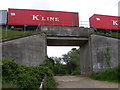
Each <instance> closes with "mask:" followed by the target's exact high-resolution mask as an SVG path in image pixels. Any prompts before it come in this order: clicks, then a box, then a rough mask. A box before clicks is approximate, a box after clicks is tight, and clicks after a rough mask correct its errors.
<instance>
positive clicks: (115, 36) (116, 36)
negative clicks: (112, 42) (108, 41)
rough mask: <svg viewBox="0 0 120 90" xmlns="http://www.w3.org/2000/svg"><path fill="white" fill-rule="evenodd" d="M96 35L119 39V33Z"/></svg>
mask: <svg viewBox="0 0 120 90" xmlns="http://www.w3.org/2000/svg"><path fill="white" fill-rule="evenodd" d="M97 34H100V35H105V36H110V37H114V38H120V33H118V32H112V33H106V34H105V33H100V32H98V33H97Z"/></svg>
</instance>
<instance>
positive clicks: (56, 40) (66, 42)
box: [47, 37, 88, 46]
mask: <svg viewBox="0 0 120 90" xmlns="http://www.w3.org/2000/svg"><path fill="white" fill-rule="evenodd" d="M86 41H88V38H83V37H47V45H48V46H82V45H84V44H85V43H86Z"/></svg>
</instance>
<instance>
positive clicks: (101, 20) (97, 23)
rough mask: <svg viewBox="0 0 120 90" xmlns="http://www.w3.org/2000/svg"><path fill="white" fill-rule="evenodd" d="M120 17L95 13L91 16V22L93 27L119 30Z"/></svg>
mask: <svg viewBox="0 0 120 90" xmlns="http://www.w3.org/2000/svg"><path fill="white" fill-rule="evenodd" d="M119 19H120V17H118V16H108V15H99V14H94V15H93V16H92V17H90V19H89V22H90V27H92V28H96V29H111V30H118V29H119V27H118V26H119Z"/></svg>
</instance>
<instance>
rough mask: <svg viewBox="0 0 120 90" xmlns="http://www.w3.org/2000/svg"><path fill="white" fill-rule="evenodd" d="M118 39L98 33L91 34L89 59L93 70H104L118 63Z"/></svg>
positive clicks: (119, 58) (119, 56)
mask: <svg viewBox="0 0 120 90" xmlns="http://www.w3.org/2000/svg"><path fill="white" fill-rule="evenodd" d="M119 43H120V40H119V39H115V38H110V37H105V36H100V35H94V34H93V35H91V57H92V58H91V60H92V64H93V71H94V72H99V71H104V70H106V69H108V68H110V67H115V66H117V65H118V63H119V64H120V55H118V54H119V52H120V51H119V47H120V45H119Z"/></svg>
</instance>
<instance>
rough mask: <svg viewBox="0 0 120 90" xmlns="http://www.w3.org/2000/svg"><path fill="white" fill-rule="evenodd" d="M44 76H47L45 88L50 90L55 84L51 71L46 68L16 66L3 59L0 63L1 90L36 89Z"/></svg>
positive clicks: (9, 60)
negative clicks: (0, 73) (0, 71)
mask: <svg viewBox="0 0 120 90" xmlns="http://www.w3.org/2000/svg"><path fill="white" fill-rule="evenodd" d="M44 76H47V78H46V87H47V88H52V87H54V86H55V85H56V82H55V81H54V79H53V73H52V71H51V70H50V69H49V68H48V67H46V66H35V67H28V66H25V65H20V64H17V63H16V62H15V61H13V60H11V59H4V60H3V61H2V87H3V88H36V89H38V88H39V87H40V84H41V81H42V79H43V78H44ZM49 79H50V81H49ZM51 83H52V84H51Z"/></svg>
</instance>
